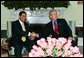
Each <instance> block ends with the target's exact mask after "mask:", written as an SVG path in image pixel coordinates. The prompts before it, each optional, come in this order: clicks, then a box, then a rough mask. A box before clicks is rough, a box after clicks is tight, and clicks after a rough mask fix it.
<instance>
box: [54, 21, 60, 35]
mask: <svg viewBox="0 0 84 58" xmlns="http://www.w3.org/2000/svg"><path fill="white" fill-rule="evenodd" d="M54 31H55V32H56V33H57V34H58V35H59V32H58V24H57V22H56V21H54Z"/></svg>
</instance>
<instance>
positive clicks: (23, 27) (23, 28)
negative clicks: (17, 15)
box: [19, 19, 30, 36]
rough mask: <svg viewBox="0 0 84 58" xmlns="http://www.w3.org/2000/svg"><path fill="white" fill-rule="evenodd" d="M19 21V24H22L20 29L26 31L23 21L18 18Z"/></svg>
mask: <svg viewBox="0 0 84 58" xmlns="http://www.w3.org/2000/svg"><path fill="white" fill-rule="evenodd" d="M19 22H20V24H21V26H22V30H23V31H26V28H25V25H24V22H22V21H21V20H20V19H19ZM28 36H30V32H29V33H28Z"/></svg>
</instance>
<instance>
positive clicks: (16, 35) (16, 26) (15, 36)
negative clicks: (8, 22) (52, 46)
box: [10, 20, 31, 45]
mask: <svg viewBox="0 0 84 58" xmlns="http://www.w3.org/2000/svg"><path fill="white" fill-rule="evenodd" d="M24 25H25V28H26V31H23V30H22V26H21V24H20V22H19V20H16V21H14V22H12V38H11V40H10V42H11V43H12V44H17V45H18V44H23V42H22V40H21V37H22V36H24V37H26V42H25V43H28V42H29V39H28V32H31V30H30V27H29V24H28V23H26V22H25V23H24Z"/></svg>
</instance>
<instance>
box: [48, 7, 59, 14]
mask: <svg viewBox="0 0 84 58" xmlns="http://www.w3.org/2000/svg"><path fill="white" fill-rule="evenodd" d="M53 11H55V12H56V13H57V15H59V13H58V11H57V10H54V9H53V10H50V11H49V16H50V15H51V13H52V12H53Z"/></svg>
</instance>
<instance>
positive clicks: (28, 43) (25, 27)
mask: <svg viewBox="0 0 84 58" xmlns="http://www.w3.org/2000/svg"><path fill="white" fill-rule="evenodd" d="M26 16H27V14H26V12H24V11H21V12H20V13H19V20H16V21H14V22H12V39H11V41H10V44H12V45H13V46H14V48H15V50H14V51H15V56H16V57H21V52H22V48H23V46H24V47H26V49H27V51H28V52H30V50H31V48H32V46H33V45H34V44H35V43H34V38H33V37H32V35H33V34H32V33H31V29H30V27H29V24H28V23H27V22H26Z"/></svg>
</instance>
